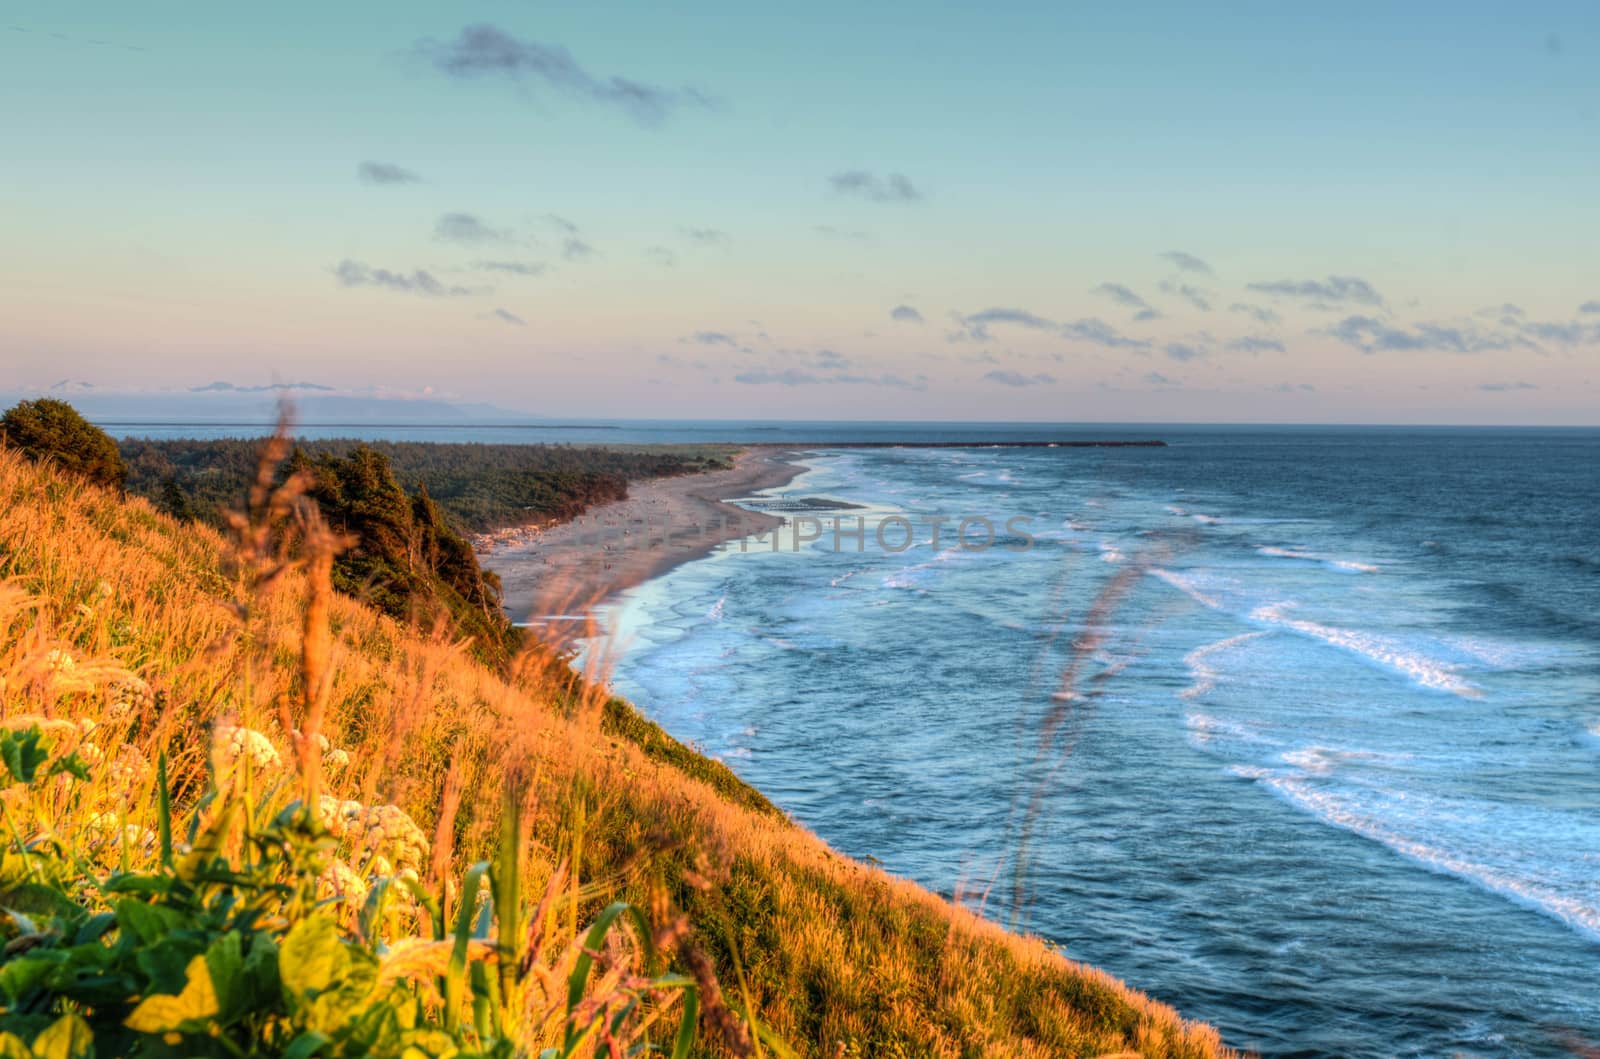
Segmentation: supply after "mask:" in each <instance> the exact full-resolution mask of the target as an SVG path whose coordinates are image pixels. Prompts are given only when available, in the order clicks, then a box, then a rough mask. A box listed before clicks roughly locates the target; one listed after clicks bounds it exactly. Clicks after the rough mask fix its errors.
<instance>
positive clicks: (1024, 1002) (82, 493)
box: [0, 451, 1231, 1057]
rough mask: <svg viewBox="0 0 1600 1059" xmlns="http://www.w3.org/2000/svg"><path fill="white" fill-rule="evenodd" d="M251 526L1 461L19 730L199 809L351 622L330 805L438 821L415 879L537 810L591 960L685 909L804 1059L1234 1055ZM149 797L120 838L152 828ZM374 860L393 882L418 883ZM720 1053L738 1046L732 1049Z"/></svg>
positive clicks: (572, 690) (14, 721)
mask: <svg viewBox="0 0 1600 1059" xmlns="http://www.w3.org/2000/svg"><path fill="white" fill-rule="evenodd" d="M250 525H251V526H255V527H257V529H254V530H252V529H248V528H246V529H242V530H241V531H240V533H239V534H238V538H237V540H228V539H225V538H224V537H223V535H222V534H220V533H218V532H216V531H214V530H212V529H209V528H207V527H204V526H201V525H197V524H194V523H180V522H177V521H174V520H173V519H171V518H169V517H168V516H166V515H163V514H161V513H159V512H157V511H156V510H155V509H154V508H153V507H152V506H151V505H150V504H149V503H147V502H145V501H143V500H139V499H132V500H125V499H123V498H121V497H119V496H118V495H116V494H114V493H111V492H109V491H105V490H101V489H98V488H95V487H92V486H88V485H85V484H83V483H81V482H78V481H75V480H72V479H70V478H67V477H64V476H62V475H61V474H59V473H57V472H55V471H52V470H50V469H48V468H40V467H36V466H33V465H31V464H29V463H27V462H26V461H24V460H23V459H21V458H20V457H19V456H18V455H17V454H15V453H13V452H7V451H0V604H3V606H0V610H3V611H4V613H0V697H3V699H0V709H3V711H4V722H5V725H6V726H8V727H17V726H18V725H19V724H21V723H23V722H24V721H25V720H28V719H38V718H43V719H44V721H45V722H48V723H50V724H55V725H62V724H67V725H69V726H70V725H76V726H77V730H78V731H79V732H82V733H84V734H82V735H81V736H80V737H78V738H81V740H82V743H83V747H84V748H85V750H84V754H85V758H86V759H87V758H90V757H96V756H97V759H98V760H102V761H105V762H108V763H114V762H120V761H122V760H123V755H124V754H125V753H126V751H127V748H134V749H136V750H137V751H139V752H140V753H141V756H142V757H143V758H144V759H146V760H151V759H153V758H154V755H155V754H156V753H157V752H158V751H165V752H166V754H167V755H168V758H169V759H170V768H169V771H168V781H169V787H170V790H171V792H172V796H173V799H174V801H175V803H176V805H177V807H178V808H180V809H183V808H186V807H191V808H192V806H193V804H194V802H195V799H196V798H197V797H198V795H199V792H201V791H202V790H204V789H205V787H206V776H207V771H206V768H207V766H206V760H207V756H208V751H207V748H208V746H210V745H211V739H212V735H211V734H210V733H212V731H213V730H214V729H215V727H216V726H218V725H223V724H226V725H229V726H237V727H236V728H233V729H232V730H234V731H247V732H251V733H257V734H256V735H252V736H251V737H250V739H251V740H256V739H259V741H260V743H261V744H262V745H265V746H267V747H269V748H275V751H274V753H272V754H271V755H268V754H266V753H265V752H263V754H262V761H263V764H262V768H263V770H265V771H269V772H270V769H271V768H272V767H273V766H272V759H273V758H279V757H282V758H287V757H288V756H289V755H290V750H289V748H290V746H291V743H292V739H293V732H291V731H287V730H286V728H287V727H289V726H288V725H287V724H286V723H285V722H287V721H290V720H292V717H291V714H290V712H289V711H288V710H287V709H286V707H285V705H284V704H285V703H286V702H288V701H293V700H296V699H297V697H299V696H300V695H301V694H302V692H303V690H304V688H303V687H302V683H303V682H305V681H308V680H310V679H311V676H310V674H311V673H312V667H310V666H309V664H307V663H304V662H302V661H301V659H302V652H301V649H300V647H301V644H300V641H301V638H302V635H303V634H304V630H306V629H308V628H310V627H311V625H312V623H313V620H314V619H315V618H316V615H315V614H314V613H312V612H313V611H316V610H317V608H326V611H325V613H326V616H327V619H328V623H329V625H330V626H331V629H332V643H331V652H330V653H329V655H328V657H327V658H326V659H325V660H324V662H325V667H324V669H323V670H319V672H320V671H325V672H326V677H325V680H323V683H322V685H321V686H325V689H326V690H325V699H324V701H325V702H326V717H325V720H324V721H323V723H322V726H321V730H322V732H323V734H324V735H325V736H326V737H327V739H328V740H329V749H328V751H327V753H326V754H324V757H323V760H324V762H325V763H326V769H325V778H324V780H323V783H324V785H325V789H326V792H327V795H328V796H330V797H332V798H334V799H335V800H336V801H337V803H338V804H339V805H345V804H349V805H354V806H356V808H357V809H358V810H360V809H362V807H379V806H384V807H394V808H395V810H396V811H397V812H401V813H403V814H404V815H405V816H406V817H408V818H409V819H410V820H414V821H415V824H416V825H417V830H418V832H419V834H420V835H423V836H425V835H432V836H433V839H432V841H431V843H428V842H426V840H424V842H423V845H424V846H426V847H427V848H410V847H413V846H416V845H417V842H416V841H414V840H408V842H409V845H408V846H407V847H406V849H405V852H404V853H403V854H396V856H397V857H398V856H402V855H403V856H405V857H408V858H409V859H410V861H411V862H412V863H413V864H415V865H417V866H418V867H419V868H420V869H421V870H422V871H424V872H430V873H431V874H432V875H435V876H441V875H443V874H444V873H443V872H442V871H441V866H442V865H454V866H456V867H459V866H460V865H463V864H466V863H468V862H471V861H473V860H476V859H479V858H481V857H483V856H485V855H486V854H488V853H489V852H491V851H492V849H493V847H494V845H495V837H496V832H497V828H498V826H499V824H500V822H501V821H500V811H499V806H500V805H501V804H502V800H503V792H504V791H505V790H507V789H522V788H523V787H524V786H525V788H526V790H527V791H528V795H527V797H526V799H525V806H524V812H525V815H526V817H527V820H528V834H527V839H526V841H527V845H526V848H525V849H524V850H523V851H522V860H523V862H524V864H525V868H524V871H525V874H526V892H529V893H538V892H540V891H541V890H544V889H545V887H546V884H547V883H549V882H550V880H551V879H552V878H554V879H556V880H557V882H558V884H559V886H558V888H557V889H558V892H560V893H561V894H563V895H564V896H565V897H566V898H567V900H565V901H564V902H563V903H562V905H561V908H562V911H561V913H560V914H561V915H562V916H564V917H566V920H567V926H568V936H569V937H571V936H575V935H576V934H577V932H578V926H579V925H580V924H581V923H583V922H587V921H588V920H589V919H591V918H592V917H593V915H594V914H595V913H596V912H598V910H599V909H600V908H601V907H602V906H604V905H605V903H606V902H608V901H610V900H611V899H613V898H617V897H623V898H627V899H629V900H632V901H634V902H635V903H637V904H640V905H642V906H647V907H650V908H651V909H652V910H653V911H654V912H656V913H657V914H658V918H659V919H660V920H663V921H665V920H670V919H672V918H673V916H674V914H675V911H674V910H681V912H682V913H683V915H684V916H685V917H686V922H687V926H688V935H687V937H688V939H689V940H690V941H691V942H692V944H693V945H694V946H695V947H696V950H697V951H701V952H704V953H706V954H709V956H710V958H711V960H712V962H713V963H714V964H715V966H716V968H717V971H718V974H719V977H720V978H721V979H722V981H723V983H724V988H725V989H726V990H727V993H728V995H729V996H731V997H736V998H739V999H738V1002H737V1006H745V1005H747V1006H748V1008H749V1009H752V1010H754V1011H755V1012H758V1013H759V1016H760V1018H761V1019H762V1020H763V1021H764V1022H765V1023H766V1024H767V1025H769V1026H770V1027H771V1028H772V1029H773V1030H774V1031H775V1032H776V1034H778V1035H779V1036H781V1037H782V1038H784V1039H785V1040H787V1041H788V1043H789V1045H790V1046H791V1047H792V1048H793V1049H794V1051H795V1052H796V1053H797V1054H800V1055H807V1056H839V1055H845V1056H857V1055H860V1056H865V1055H871V1056H908V1057H909V1056H917V1057H921V1056H981V1055H1004V1056H1012V1055H1015V1056H1050V1055H1084V1056H1088V1055H1121V1054H1132V1055H1144V1056H1193V1057H1201V1056H1219V1055H1227V1054H1231V1053H1228V1052H1227V1051H1226V1050H1225V1049H1223V1048H1222V1047H1221V1045H1220V1044H1219V1042H1218V1040H1217V1036H1216V1034H1215V1032H1214V1031H1212V1030H1211V1029H1209V1028H1208V1027H1205V1026H1201V1025H1197V1024H1192V1023H1187V1022H1185V1021H1183V1020H1182V1019H1180V1018H1179V1017H1178V1016H1177V1015H1176V1013H1174V1012H1173V1011H1172V1010H1170V1009H1169V1008H1166V1007H1164V1006H1162V1005H1160V1004H1157V1003H1154V1002H1152V1001H1150V1000H1149V999H1147V998H1145V997H1143V996H1142V995H1140V994H1138V993H1136V992H1134V991H1132V990H1130V989H1128V988H1127V987H1125V986H1124V985H1122V984H1121V983H1119V982H1117V981H1115V980H1114V979H1112V978H1110V977H1109V976H1107V975H1105V974H1103V973H1100V972H1098V971H1096V970H1093V969H1091V968H1086V967H1083V966H1080V965H1077V964H1074V963H1071V962H1070V961H1068V960H1066V959H1064V958H1063V957H1062V956H1060V955H1059V954H1058V953H1056V952H1054V951H1053V950H1052V949H1051V948H1050V947H1048V946H1047V945H1045V944H1044V943H1042V942H1041V941H1039V940H1037V939H1032V938H1025V937H1017V936H1013V935H1009V934H1007V933H1006V932H1004V931H1003V930H1001V929H1000V928H999V927H997V926H995V925H993V924H991V923H989V922H987V921H985V920H983V919H981V918H979V917H977V916H976V915H974V914H972V913H970V912H968V911H967V910H965V909H962V908H958V907H955V906H953V905H951V904H950V903H948V902H946V901H943V900H941V899H940V898H938V897H936V896H934V895H932V894H930V893H928V892H926V891H924V890H922V889H920V888H919V887H917V886H914V885H912V884H910V883H908V882H905V881H902V880H897V879H894V878H892V877H890V876H888V875H886V874H885V873H883V872H881V871H878V870H876V869H874V868H871V867H868V866H866V865H863V864H859V863H856V862H854V861H851V860H849V859H847V858H844V857H842V856H840V855H839V854H837V853H835V852H833V851H832V850H830V849H829V848H828V847H827V846H826V845H825V844H823V843H822V842H821V841H819V840H818V839H816V838H815V837H814V836H812V835H811V834H809V833H808V832H806V831H805V830H803V829H802V828H800V827H798V826H796V825H794V824H793V823H791V822H789V821H788V820H787V819H785V818H784V817H783V816H782V815H781V814H780V813H779V812H777V811H776V810H774V809H773V808H772V807H771V806H770V805H769V804H768V803H767V802H766V801H765V799H763V798H762V797H761V796H760V795H759V794H758V793H757V792H755V791H753V790H751V789H750V788H748V787H747V786H746V785H744V784H743V783H741V782H740V781H739V780H738V779H737V777H735V776H734V775H733V774H732V773H731V772H729V771H728V770H727V769H726V768H724V767H723V766H721V765H720V764H718V763H716V762H714V761H710V760H707V759H706V758H703V757H701V756H700V755H698V754H696V753H695V752H694V751H693V750H691V749H690V748H687V747H684V746H682V745H681V744H678V743H677V742H675V741H674V740H672V739H671V738H670V737H669V736H668V735H666V734H665V733H664V732H662V731H661V730H660V729H659V728H657V727H655V726H654V725H652V724H650V723H649V722H648V721H645V720H644V719H643V718H641V717H639V716H638V715H637V714H636V713H635V712H634V711H633V710H632V709H631V708H630V707H628V706H627V705H626V704H625V703H621V702H619V701H617V700H614V699H610V698H608V697H607V696H606V695H605V694H604V692H603V691H601V690H598V686H597V685H596V684H594V683H592V682H590V681H586V680H583V679H581V678H578V677H575V676H573V675H572V674H570V672H569V671H568V670H567V669H566V668H565V667H564V665H562V664H561V662H560V661H559V660H558V659H552V658H548V657H541V656H539V655H538V654H531V655H528V656H525V657H524V658H522V659H520V660H519V661H518V663H516V664H515V665H513V666H512V668H511V675H510V676H509V677H500V676H497V675H495V674H493V673H491V672H490V671H489V670H487V669H485V668H484V667H482V666H481V665H479V664H478V663H476V662H475V661H473V660H472V659H471V658H469V657H467V656H466V655H465V654H464V653H463V651H462V650H461V648H460V646H459V645H458V644H456V643H454V642H453V641H452V640H451V639H450V638H449V637H448V636H443V637H439V638H434V639H430V638H428V637H425V636H422V635H419V634H417V633H415V632H413V631H410V630H408V629H407V628H405V627H403V626H401V625H400V624H398V623H396V622H395V621H393V620H391V619H389V618H387V617H384V616H383V615H380V614H378V613H376V612H375V611H373V610H371V609H368V608H367V607H365V606H363V605H361V604H360V603H358V602H356V601H354V600H352V599H349V598H345V597H342V596H337V595H322V596H318V595H316V594H315V593H308V589H307V583H306V578H307V575H306V573H305V572H304V571H303V570H301V569H300V568H298V567H296V566H285V565H283V564H282V563H281V562H280V559H281V554H282V553H280V552H277V551H275V550H274V548H273V546H272V544H271V541H270V539H269V538H268V535H267V534H265V532H264V531H262V530H261V527H263V526H264V525H265V523H264V522H262V521H261V520H252V521H251V522H250ZM308 600H309V601H311V602H308ZM41 660H44V661H41ZM29 723H33V722H31V721H30V722H29ZM312 730H313V731H315V729H312ZM301 742H302V743H303V742H304V741H303V740H302V741H301ZM246 745H248V746H254V745H255V744H254V743H252V742H249V741H247V742H246ZM89 748H92V750H93V752H92V753H90V751H89ZM141 774H142V775H144V776H145V777H146V778H145V779H144V780H143V781H142V786H140V785H136V786H135V787H134V788H132V789H131V790H132V793H131V794H130V795H128V796H127V797H126V799H125V801H124V802H123V803H122V805H121V808H120V809H119V810H118V812H119V815H118V816H115V817H112V819H113V820H116V821H119V822H120V825H121V826H122V827H123V828H124V829H126V828H134V829H150V831H152V832H153V831H154V830H156V829H157V824H158V822H159V821H158V819H157V813H158V808H157V807H158V804H159V802H158V799H156V798H155V796H154V793H153V790H152V787H151V782H152V781H151V779H150V778H149V772H148V770H146V771H145V772H144V773H141ZM52 790H56V788H52ZM67 790H68V788H65V787H63V788H60V791H67ZM52 798H53V799H55V800H53V801H52V802H51V804H50V806H49V811H50V814H51V818H52V820H53V824H54V827H55V829H56V831H57V832H58V833H61V834H82V835H88V834H91V833H94V832H95V831H96V829H100V830H101V831H103V830H104V828H105V819H106V817H105V815H104V814H105V813H106V812H107V806H106V805H105V804H98V805H97V804H92V803H90V802H88V801H86V800H78V799H76V796H74V795H71V794H68V793H59V794H54V795H52ZM364 811H366V812H368V814H369V816H370V813H372V812H376V811H377V810H376V809H371V810H364ZM115 829H116V825H113V830H115ZM380 830H381V829H380ZM408 834H409V832H408ZM339 841H340V842H350V841H353V839H349V838H341V839H340V840H339ZM344 848H345V847H344V846H340V847H339V849H340V850H343V849H344ZM121 856H122V858H123V868H124V869H126V867H127V861H128V859H129V858H130V857H132V858H133V859H134V860H138V859H140V858H146V859H147V858H149V857H151V856H153V854H152V853H151V852H150V850H149V847H148V844H146V845H131V844H129V843H128V842H126V841H125V842H124V843H123V845H122V847H121ZM350 860H351V862H352V863H360V864H361V865H362V866H363V868H364V870H365V872H367V873H369V874H374V875H376V874H382V873H383V871H384V870H385V869H387V870H388V871H390V872H393V871H395V870H396V867H397V864H398V861H397V862H396V864H389V863H387V862H385V863H382V864H378V863H375V862H374V861H373V860H372V859H371V858H370V857H369V858H368V859H367V860H365V861H359V862H358V861H356V859H355V857H354V855H353V854H352V855H350ZM430 864H431V866H432V867H431V869H430ZM562 864H565V866H566V872H565V874H563V873H561V872H560V870H559V866H560V865H562ZM108 870H109V869H108ZM563 878H565V879H566V880H568V881H567V882H566V883H560V880H561V879H563ZM357 884H359V885H366V884H365V883H360V881H359V880H357V881H356V883H353V884H352V885H357ZM463 944H465V943H464V942H463ZM707 1010H715V1006H714V1005H711V1006H709V1007H708V1009H707ZM735 1040H737V1038H736V1037H735ZM699 1047H700V1048H702V1049H704V1050H705V1054H728V1048H729V1047H730V1046H728V1045H724V1044H722V1043H717V1039H716V1035H715V1034H708V1035H706V1036H705V1037H704V1038H703V1041H702V1044H701V1045H700V1046H699ZM741 1050H742V1049H741Z"/></svg>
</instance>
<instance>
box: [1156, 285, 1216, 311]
mask: <svg viewBox="0 0 1600 1059" xmlns="http://www.w3.org/2000/svg"><path fill="white" fill-rule="evenodd" d="M1161 291H1162V293H1163V294H1171V295H1174V296H1176V297H1179V298H1182V299H1183V300H1184V301H1186V302H1188V303H1189V304H1190V305H1192V306H1194V307H1195V308H1196V309H1199V310H1200V311H1201V312H1203V313H1208V312H1210V311H1211V292H1210V291H1206V290H1202V289H1201V288H1199V287H1191V286H1190V285H1189V284H1187V283H1173V282H1172V281H1171V280H1167V281H1164V282H1163V283H1162V284H1161Z"/></svg>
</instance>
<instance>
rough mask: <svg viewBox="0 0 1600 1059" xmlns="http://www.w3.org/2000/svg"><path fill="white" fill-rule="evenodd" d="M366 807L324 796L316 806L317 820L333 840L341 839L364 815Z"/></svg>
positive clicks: (358, 803) (355, 802)
mask: <svg viewBox="0 0 1600 1059" xmlns="http://www.w3.org/2000/svg"><path fill="white" fill-rule="evenodd" d="M366 811H367V809H366V806H364V805H362V804H361V803H360V802H357V801H350V800H341V799H339V798H334V797H332V796H330V795H327V794H324V795H323V796H322V800H321V802H320V803H319V804H318V806H317V819H318V820H320V821H321V823H322V826H323V827H324V828H325V829H326V830H327V832H328V833H329V834H330V835H332V836H333V837H334V838H343V837H344V836H345V835H346V834H348V833H349V831H350V828H351V826H352V825H353V824H355V822H356V821H358V820H360V819H361V818H362V817H363V816H364V815H365V814H366Z"/></svg>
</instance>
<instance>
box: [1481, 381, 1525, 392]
mask: <svg viewBox="0 0 1600 1059" xmlns="http://www.w3.org/2000/svg"><path fill="white" fill-rule="evenodd" d="M1538 388H1539V387H1537V386H1535V385H1534V384H1533V383H1531V382H1486V383H1483V384H1481V385H1480V386H1479V387H1478V389H1480V390H1482V391H1484V392H1485V393H1506V392H1508V391H1511V390H1537V389H1538Z"/></svg>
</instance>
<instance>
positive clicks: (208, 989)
mask: <svg viewBox="0 0 1600 1059" xmlns="http://www.w3.org/2000/svg"><path fill="white" fill-rule="evenodd" d="M216 1013H217V993H216V990H215V989H213V988H212V986H211V972H210V971H209V970H207V969H206V958H205V957H204V956H196V957H195V958H194V959H192V960H190V961H189V980H188V983H187V984H186V985H185V986H184V987H183V992H182V993H179V994H178V995H177V996H172V995H170V994H166V993H158V994H153V995H151V996H147V997H145V998H144V999H143V1000H141V1001H140V1002H139V1006H138V1007H136V1008H134V1009H133V1013H132V1014H131V1015H129V1016H128V1017H127V1019H126V1020H124V1022H123V1025H125V1026H127V1027H128V1028H129V1029H130V1030H136V1031H138V1032H139V1033H172V1032H176V1031H179V1030H182V1029H184V1028H186V1025H187V1024H190V1023H192V1022H194V1021H198V1020H203V1019H208V1018H210V1017H211V1016H213V1015H215V1014H216Z"/></svg>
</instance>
